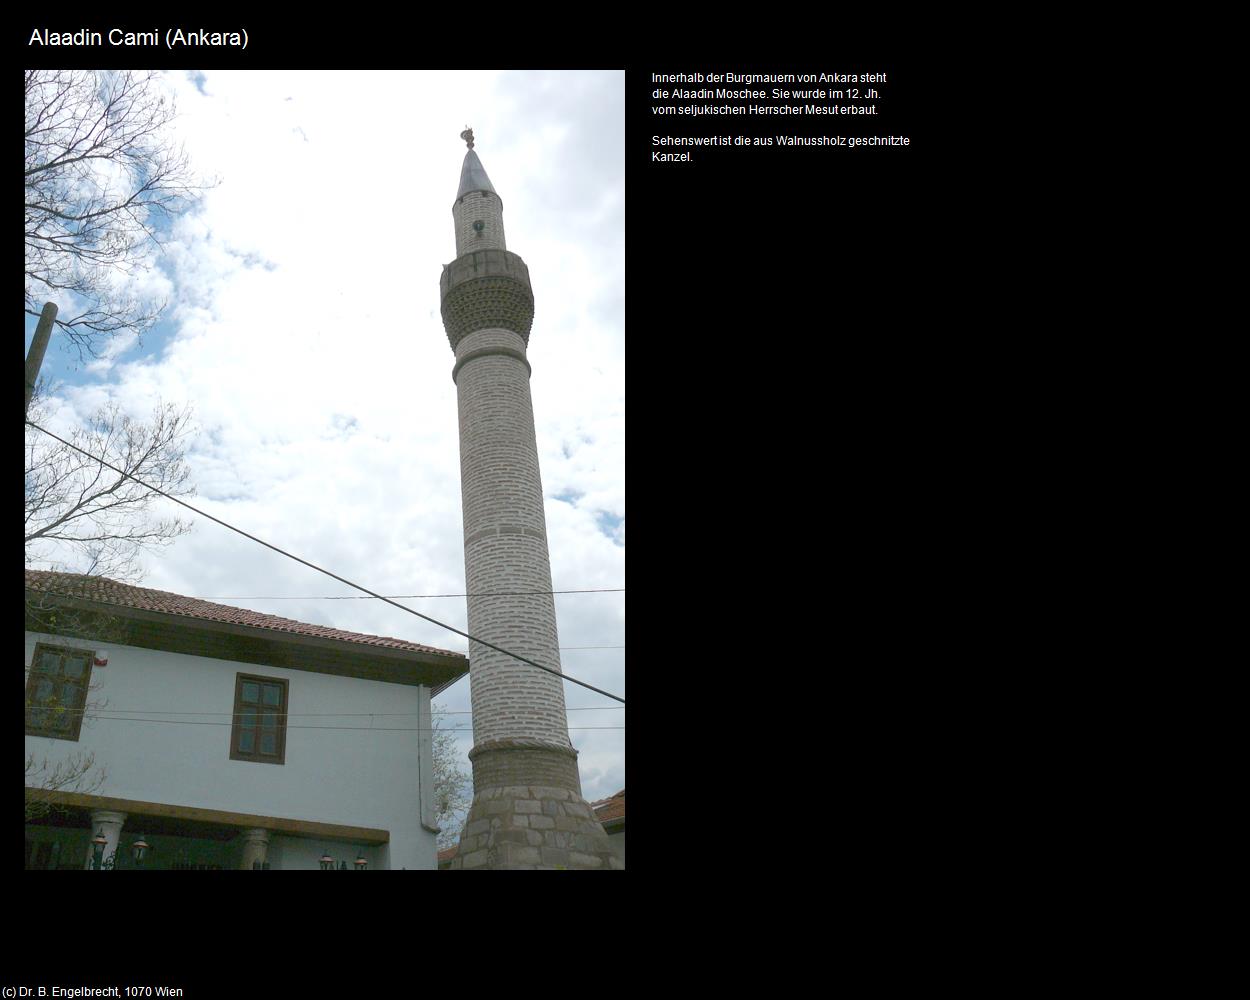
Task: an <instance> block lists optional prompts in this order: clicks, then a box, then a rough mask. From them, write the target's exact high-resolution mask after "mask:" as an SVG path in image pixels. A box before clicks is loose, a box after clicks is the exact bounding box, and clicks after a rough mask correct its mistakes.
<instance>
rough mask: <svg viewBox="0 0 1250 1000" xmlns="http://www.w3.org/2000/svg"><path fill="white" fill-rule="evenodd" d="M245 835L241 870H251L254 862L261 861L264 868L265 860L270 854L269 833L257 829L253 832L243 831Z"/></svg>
mask: <svg viewBox="0 0 1250 1000" xmlns="http://www.w3.org/2000/svg"><path fill="white" fill-rule="evenodd" d="M242 835H243V860H242V862H240V864H239V867H240V868H247V869H250V868H251V867H252V864H253V862H256V861H259V862H260V864H261V866H262V867H263V866H264V864H265V858H266V856H267V855H268V853H269V831H268V830H265V829H261V828H260V827H257V828H255V829H251V830H244V831H242Z"/></svg>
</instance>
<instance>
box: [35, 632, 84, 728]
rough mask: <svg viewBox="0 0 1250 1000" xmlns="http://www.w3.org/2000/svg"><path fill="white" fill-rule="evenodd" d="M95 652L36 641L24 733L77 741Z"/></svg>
mask: <svg viewBox="0 0 1250 1000" xmlns="http://www.w3.org/2000/svg"><path fill="white" fill-rule="evenodd" d="M94 662H95V653H94V652H92V651H91V650H89V649H73V648H70V647H68V646H46V645H44V644H43V643H36V645H35V655H34V656H33V657H31V663H30V676H29V677H27V679H26V735H27V736H47V737H49V738H51V739H54V740H77V739H78V734H79V732H80V731H81V730H82V717H83V712H84V711H86V708H87V687H88V685H89V684H90V683H91V665H92V663H94Z"/></svg>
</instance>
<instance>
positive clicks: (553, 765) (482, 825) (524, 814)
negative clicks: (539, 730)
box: [451, 739, 622, 871]
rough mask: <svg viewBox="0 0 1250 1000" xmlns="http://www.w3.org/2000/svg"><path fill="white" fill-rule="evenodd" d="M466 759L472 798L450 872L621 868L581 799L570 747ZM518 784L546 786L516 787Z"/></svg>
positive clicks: (530, 745) (523, 743)
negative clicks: (522, 781)
mask: <svg viewBox="0 0 1250 1000" xmlns="http://www.w3.org/2000/svg"><path fill="white" fill-rule="evenodd" d="M469 759H470V760H471V761H472V762H473V787H474V789H476V791H475V793H474V796H473V805H472V807H471V808H470V809H469V818H468V820H467V821H466V822H465V826H464V830H463V831H462V832H461V834H460V849H459V850H458V851H457V852H456V857H455V858H454V859H453V860H452V862H451V868H453V869H464V870H471V869H475V868H480V869H486V870H491V869H496V870H497V869H510V868H521V869H527V868H528V869H549V870H550V869H562V868H563V869H570V870H589V871H606V870H611V869H619V868H621V867H622V865H621V861H620V858H618V857H617V856H616V855H615V854H614V853H613V851H612V848H611V847H610V846H609V844H608V835H607V834H606V833H604V832H603V827H602V825H600V823H599V821H598V820H597V819H596V818H595V814H594V811H593V810H592V809H591V808H590V805H589V803H587V802H586V800H585V799H583V798H582V792H581V781H580V779H579V777H578V774H577V751H576V750H574V749H573V748H572V747H561V746H553V745H551V744H548V743H545V742H543V741H541V740H534V739H508V740H493V741H491V742H490V743H483V744H481V745H479V746H476V747H474V748H473V749H472V750H471V751H469ZM521 780H524V781H535V780H540V781H542V782H544V783H543V784H540V785H532V784H518V783H517V782H518V781H521Z"/></svg>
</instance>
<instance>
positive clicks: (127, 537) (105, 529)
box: [24, 389, 195, 581]
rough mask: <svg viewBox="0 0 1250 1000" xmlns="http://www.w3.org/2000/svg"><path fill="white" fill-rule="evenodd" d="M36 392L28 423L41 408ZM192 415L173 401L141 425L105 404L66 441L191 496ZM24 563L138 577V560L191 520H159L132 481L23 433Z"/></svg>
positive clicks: (150, 499) (149, 497) (154, 498)
mask: <svg viewBox="0 0 1250 1000" xmlns="http://www.w3.org/2000/svg"><path fill="white" fill-rule="evenodd" d="M44 405H45V404H44V401H43V400H42V399H41V396H40V392H39V390H38V389H37V390H36V394H35V397H34V398H33V400H32V403H31V407H32V409H31V412H32V420H33V421H34V422H35V423H39V422H40V417H39V411H40V410H41V408H42V407H43V406H44ZM190 429H191V416H190V413H189V412H188V411H186V410H179V409H178V408H176V407H174V406H173V405H171V404H165V405H158V406H157V407H156V408H155V410H154V411H153V413H152V417H151V418H150V420H149V421H147V422H146V423H144V422H140V421H136V420H134V419H132V418H131V417H130V416H129V415H128V414H126V413H123V412H122V411H121V409H120V408H119V407H118V406H117V404H115V403H114V404H110V405H108V406H105V407H104V408H103V409H101V410H100V411H99V412H97V413H96V414H95V416H94V417H93V418H92V419H91V421H90V422H89V423H88V424H87V425H86V426H85V427H82V428H79V429H78V430H76V431H74V432H73V433H72V434H71V435H67V439H68V440H70V441H71V442H72V443H73V444H74V445H76V446H77V447H79V448H81V449H82V450H83V451H85V452H87V453H89V454H90V455H94V456H97V458H98V459H103V460H104V461H105V462H108V463H110V464H111V465H115V466H117V468H119V469H121V470H123V471H125V472H126V473H128V474H129V475H131V476H134V477H136V478H138V479H141V480H143V481H144V482H146V483H149V484H151V485H152V486H155V487H156V488H158V489H160V490H163V491H164V492H166V493H168V494H170V495H171V496H177V497H188V496H194V494H195V490H194V489H193V488H192V487H191V486H190V484H189V483H188V477H189V470H188V468H187V464H186V445H187V439H188V437H189V435H190ZM25 487H26V510H25V522H24V529H25V531H24V534H25V544H26V563H27V565H32V564H34V563H40V564H47V563H50V562H58V561H59V562H73V563H78V564H79V566H78V567H77V569H78V571H80V572H81V571H82V569H81V567H82V566H90V567H92V569H89V570H87V572H89V573H95V574H98V575H102V576H109V577H111V578H112V579H121V580H129V581H134V580H136V579H137V578H138V556H139V554H140V552H141V551H142V550H144V549H147V548H153V547H160V546H163V545H167V544H168V543H169V542H171V541H173V540H174V539H175V538H177V537H178V536H180V535H182V534H184V533H185V532H187V531H189V530H190V528H191V523H190V522H189V521H185V520H182V519H180V518H176V517H161V516H158V515H157V513H155V511H156V506H155V505H157V504H160V503H161V502H162V499H161V497H159V496H158V495H157V494H155V493H153V492H151V491H150V490H148V489H147V488H145V487H144V486H140V485H139V484H138V483H137V482H135V481H134V480H133V479H128V478H127V477H126V476H123V475H119V474H117V473H115V472H113V471H112V470H110V469H108V468H107V467H106V466H105V465H104V464H103V462H101V461H97V460H95V459H92V458H89V457H87V455H83V454H81V453H80V452H77V451H75V450H74V449H72V448H69V447H66V446H65V445H63V444H61V443H60V442H59V441H56V440H55V439H53V438H50V437H48V436H47V435H45V434H43V433H41V432H40V431H38V430H35V429H34V428H32V427H29V426H28V427H27V428H26V481H25Z"/></svg>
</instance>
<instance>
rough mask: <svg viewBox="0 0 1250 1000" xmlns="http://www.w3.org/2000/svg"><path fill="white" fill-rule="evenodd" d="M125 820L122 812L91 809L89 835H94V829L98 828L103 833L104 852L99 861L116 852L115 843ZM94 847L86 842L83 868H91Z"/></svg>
mask: <svg viewBox="0 0 1250 1000" xmlns="http://www.w3.org/2000/svg"><path fill="white" fill-rule="evenodd" d="M125 822H126V814H125V813H124V812H114V811H113V810H112V809H93V810H91V836H92V837H94V836H95V834H96V831H97V830H99V831H101V832H102V833H103V834H104V839H105V844H104V853H103V854H102V855H101V856H100V861H101V863H103V862H105V861H107V860H108V859H109V858H110V857H112V856H113V855H114V854H116V853H117V845H118V844H119V843H120V842H121V838H122V824H123V823H125ZM94 847H95V845H93V844H91V843H88V844H87V863H86V864H85V865H83V867H84V868H87V869H90V868H91V859H92V858H93V857H95V850H94Z"/></svg>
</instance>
